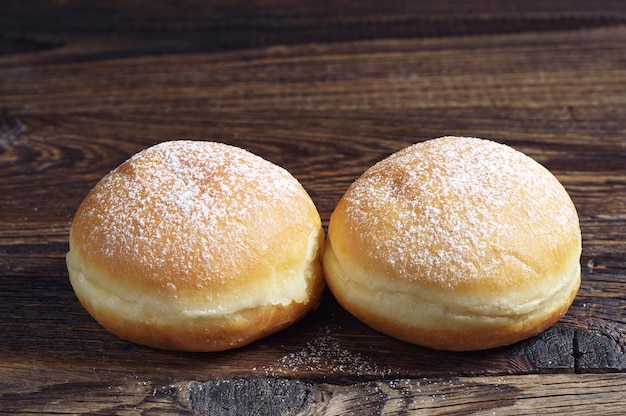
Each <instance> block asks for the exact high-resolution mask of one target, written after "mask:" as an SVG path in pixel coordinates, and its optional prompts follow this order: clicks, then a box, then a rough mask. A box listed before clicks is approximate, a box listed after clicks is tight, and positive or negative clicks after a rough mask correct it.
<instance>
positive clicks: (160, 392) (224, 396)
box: [2, 374, 626, 416]
mask: <svg viewBox="0 0 626 416" xmlns="http://www.w3.org/2000/svg"><path fill="white" fill-rule="evenodd" d="M4 399H5V400H4V401H3V402H2V404H3V408H2V411H3V412H6V413H11V414H16V415H17V414H32V413H39V414H42V413H48V414H52V413H63V414H71V413H83V412H88V413H98V414H105V413H106V414H120V415H122V414H149V413H159V414H210V415H212V416H222V415H224V416H225V415H235V414H236V415H242V416H244V415H260V414H291V415H304V414H319V415H328V416H330V415H344V414H359V415H405V414H414V413H420V414H421V413H427V414H433V415H443V414H475V415H493V414H519V415H522V414H537V412H538V411H540V412H541V414H559V415H562V414H564V413H567V414H572V415H585V416H586V415H589V414H603V415H622V414H623V411H624V406H626V375H624V374H609V375H602V376H600V375H591V374H586V375H567V374H553V375H541V376H539V375H520V376H491V377H450V378H417V379H390V380H377V381H365V382H356V383H348V384H336V383H328V382H324V381H303V380H294V379H287V378H271V379H268V378H236V379H225V380H214V381H208V382H201V381H179V380H174V381H168V380H158V381H153V380H146V379H142V378H141V377H130V378H119V379H117V380H115V381H99V382H74V383H67V382H66V383H63V382H60V383H58V384H55V385H52V386H49V387H47V388H44V389H42V390H40V391H37V392H36V394H34V395H33V394H29V393H28V392H20V393H19V394H5V395H4Z"/></svg>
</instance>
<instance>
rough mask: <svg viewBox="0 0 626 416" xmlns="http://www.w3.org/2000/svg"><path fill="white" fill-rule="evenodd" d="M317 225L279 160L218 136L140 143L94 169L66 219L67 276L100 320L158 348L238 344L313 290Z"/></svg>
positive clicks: (316, 289) (295, 309) (317, 280)
mask: <svg viewBox="0 0 626 416" xmlns="http://www.w3.org/2000/svg"><path fill="white" fill-rule="evenodd" d="M322 248H323V230H322V228H321V220H320V218H319V214H318V213H317V210H316V208H315V206H314V204H313V202H312V201H311V199H310V197H309V196H308V194H307V193H306V191H305V190H304V189H303V188H302V186H301V185H300V184H299V183H298V182H297V180H296V179H295V178H293V177H292V176H291V175H290V174H289V173H288V172H287V171H285V170H284V169H282V168H280V167H278V166H276V165H274V164H272V163H270V162H268V161H266V160H263V159H262V158H260V157H258V156H255V155H253V154H251V153H249V152H246V151H245V150H243V149H239V148H236V147H232V146H227V145H224V144H221V143H212V142H194V141H174V142H165V143H161V144H160V145H157V146H153V147H151V148H149V149H146V150H144V151H142V152H140V153H138V154H137V155H135V156H133V157H132V158H130V159H129V160H128V161H126V162H124V163H123V164H122V165H120V166H119V167H118V168H117V169H115V170H114V171H112V172H111V173H110V174H109V175H107V176H106V177H104V178H103V179H102V180H101V181H100V182H99V183H98V184H97V185H96V186H95V187H94V189H93V190H92V191H91V192H90V193H89V195H88V196H87V197H86V198H85V200H84V201H83V203H82V204H81V206H80V207H79V209H78V211H77V213H76V215H75V217H74V220H73V222H72V226H71V230H70V252H69V253H68V256H67V263H68V270H69V272H70V279H71V282H72V285H73V286H74V288H75V291H76V294H77V296H78V297H79V299H80V300H81V302H82V303H83V304H84V305H85V307H86V309H87V310H88V311H89V312H90V313H91V314H92V315H93V316H94V317H95V318H96V319H97V320H99V321H100V322H101V323H102V324H103V326H105V327H106V328H108V329H109V330H111V332H113V333H115V334H117V335H119V336H120V337H122V338H124V339H128V340H131V341H134V342H137V343H141V344H145V345H149V346H154V347H158V348H172V349H182V350H192V351H210V350H221V349H226V348H232V347H235V346H241V345H244V344H245V343H248V342H250V341H252V340H254V339H258V338H259V337H261V336H264V335H266V334H268V333H271V332H274V331H276V330H278V329H280V328H283V327H284V326H286V325H288V324H289V323H291V322H294V321H295V320H297V319H299V318H301V317H302V316H303V314H304V313H306V311H308V310H309V309H310V308H311V307H313V306H315V304H317V302H318V301H319V296H320V292H321V289H320V288H321V287H323V277H322V274H321V266H320V265H319V262H320V256H321V250H322Z"/></svg>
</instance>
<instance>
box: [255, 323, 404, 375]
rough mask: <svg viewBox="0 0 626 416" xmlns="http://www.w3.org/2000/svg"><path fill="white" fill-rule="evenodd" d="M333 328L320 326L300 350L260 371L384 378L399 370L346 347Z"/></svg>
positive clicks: (273, 373) (279, 373) (284, 373)
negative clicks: (380, 363)
mask: <svg viewBox="0 0 626 416" xmlns="http://www.w3.org/2000/svg"><path fill="white" fill-rule="evenodd" d="M334 331H335V328H331V327H324V328H321V329H320V330H319V333H318V334H317V335H316V336H315V337H314V338H312V339H311V341H308V342H307V343H306V345H305V346H304V347H303V348H302V349H300V350H299V351H296V352H292V353H289V354H286V355H284V356H283V357H281V358H280V359H278V360H277V361H276V362H274V363H272V364H270V365H266V366H263V367H262V369H261V370H262V371H264V373H265V375H266V376H272V377H276V376H286V375H295V374H298V375H301V374H303V373H323V374H324V375H353V376H354V375H357V376H361V375H364V374H368V375H376V376H378V377H384V376H388V375H391V374H398V373H401V371H400V369H392V368H389V367H386V366H379V365H377V364H376V363H373V362H372V361H371V360H370V359H369V358H368V357H366V356H364V355H363V354H362V353H360V352H358V351H353V350H351V349H349V348H347V347H346V346H345V345H344V343H343V341H342V340H341V338H340V337H338V336H336V335H334V334H333V332H334ZM255 370H256V368H255Z"/></svg>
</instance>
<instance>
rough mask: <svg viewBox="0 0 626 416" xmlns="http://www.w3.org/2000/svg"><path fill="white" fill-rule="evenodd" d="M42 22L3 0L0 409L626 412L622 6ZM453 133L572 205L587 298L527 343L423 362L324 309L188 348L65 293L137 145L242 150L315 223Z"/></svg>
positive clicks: (361, 6)
mask: <svg viewBox="0 0 626 416" xmlns="http://www.w3.org/2000/svg"><path fill="white" fill-rule="evenodd" d="M36 6H37V7H33V3H32V2H29V1H20V2H13V1H9V2H5V3H3V6H2V7H3V10H2V13H0V350H1V351H2V353H3V354H2V358H0V414H20V413H29V412H30V413H37V414H41V413H55V412H58V413H100V414H103V413H114V414H137V413H140V414H150V413H164V414H167V413H168V412H169V413H172V414H174V413H175V414H185V413H188V414H194V413H204V412H207V411H208V410H209V409H210V410H211V413H213V414H216V415H219V414H233V413H236V412H239V411H240V413H242V414H259V413H266V412H271V411H275V412H285V413H288V414H297V413H299V412H300V413H303V414H305V413H309V414H310V413H319V414H342V413H346V412H350V411H353V412H358V413H359V414H405V413H410V412H413V413H420V412H428V413H429V414H430V413H433V414H451V413H461V414H469V413H475V414H487V413H488V414H492V413H493V412H495V413H496V414H500V413H502V414H510V413H517V414H524V413H535V411H536V409H541V413H546V414H550V413H559V414H562V413H563V412H565V411H567V412H568V413H574V414H576V413H580V414H583V413H584V414H589V413H603V414H620V409H623V407H624V405H626V397H625V393H624V391H625V390H624V382H625V381H626V380H625V379H624V374H626V309H625V305H626V255H625V254H624V253H626V214H625V212H626V58H625V55H624V45H625V44H626V7H624V6H623V5H622V4H621V3H620V2H613V1H609V0H602V1H598V2H585V1H578V0H575V1H571V2H567V4H566V3H565V2H560V1H556V0H553V1H552V0H551V1H542V2H539V1H529V2H508V3H507V4H504V3H502V4H496V3H493V2H487V1H476V2H471V5H470V3H467V4H466V3H463V4H458V3H457V2H455V4H454V5H452V2H449V1H447V0H443V1H438V2H403V1H395V0H390V1H385V2H357V3H355V2H349V1H339V2H333V3H328V4H323V5H321V4H319V2H317V1H316V2H313V1H304V2H298V3H297V4H294V3H293V2H289V3H287V2H281V1H275V0H273V1H264V2H260V1H259V2H245V4H244V3H243V2H195V1H192V0H189V1H185V2H182V3H181V4H180V5H177V6H172V5H169V3H158V4H156V3H153V2H145V1H141V0H135V1H131V2H93V3H92V2H89V3H83V2H56V1H40V2H36ZM445 134H455V135H468V136H478V137H483V138H489V139H494V140H497V141H500V142H503V143H506V144H509V145H511V146H513V147H514V148H516V149H518V150H520V151H523V152H525V153H526V154H528V155H529V156H531V157H533V158H534V159H536V160H538V161H539V162H540V163H542V164H544V165H545V166H546V167H547V168H548V169H550V170H551V171H552V172H553V173H555V175H556V176H557V177H558V178H559V179H560V180H561V181H562V183H563V184H564V185H565V187H566V189H567V190H568V192H569V193H570V195H571V196H572V199H573V201H574V203H575V204H576V207H577V209H578V212H579V217H580V221H581V228H582V232H583V254H582V258H581V265H582V269H583V282H582V285H581V289H580V292H579V294H578V296H577V298H576V300H575V302H574V304H573V305H572V307H571V308H570V310H569V312H568V314H567V315H566V316H565V317H564V318H563V319H562V320H561V321H559V323H558V324H557V325H555V326H554V327H552V328H550V329H549V330H547V331H546V332H544V333H543V334H540V335H539V336H537V337H534V338H531V339H529V340H526V341H524V342H521V343H518V344H515V345H512V346H509V347H504V348H500V349H495V350H489V351H483V352H473V353H442V352H437V351H433V350H428V349H424V348H419V347H416V346H412V345H408V344H406V343H403V342H400V341H396V340H394V339H391V338H389V337H386V336H384V335H382V334H380V333H377V332H375V331H373V330H371V329H369V328H368V327H366V326H365V325H363V324H362V323H360V322H359V321H357V320H356V319H355V318H353V317H352V316H350V315H349V314H348V313H347V312H346V311H344V310H343V309H342V308H341V307H340V306H339V305H338V304H337V303H336V302H335V301H334V299H333V298H332V296H331V295H330V294H329V293H326V294H325V296H324V298H323V301H322V303H321V305H320V307H319V308H318V309H317V310H315V311H314V312H312V313H311V314H310V315H309V316H307V317H306V318H305V319H304V320H303V321H301V322H299V323H297V324H296V325H294V326H293V327H291V328H288V329H287V330H285V331H283V332H281V333H279V334H276V335H274V336H271V337H268V338H266V339H263V340H260V341H259V342H257V343H254V344H252V345H250V346H247V347H244V348H242V349H239V350H233V351H227V352H224V353H218V354H182V353H175V352H167V351H158V350H152V349H148V348H143V347H140V346H137V345H133V344H129V343H126V342H123V341H121V340H118V339H116V338H115V337H113V336H112V335H110V334H109V333H107V332H106V331H105V330H103V329H102V328H101V327H100V326H99V325H98V324H97V323H96V322H95V321H93V319H91V318H90V317H89V316H88V315H87V313H86V312H85V311H84V310H83V308H82V307H81V306H80V304H79V303H78V301H77V300H76V298H75V296H74V294H73V292H72V289H71V287H70V285H69V282H68V279H67V271H66V268H65V263H64V255H65V252H66V251H67V248H68V247H67V237H68V232H69V226H70V223H71V220H72V216H73V215H74V212H75V211H76V209H77V207H78V205H79V204H80V202H81V201H82V199H83V198H84V197H85V195H86V194H87V192H88V191H89V190H90V189H91V188H92V187H93V186H94V185H95V183H96V182H97V181H98V180H99V179H100V178H101V177H102V176H103V175H105V174H106V173H107V172H108V171H109V170H111V169H113V168H114V167H116V166H117V165H119V164H120V163H121V162H123V161H124V160H125V159H127V158H128V157H130V156H131V155H132V154H134V153H135V152H137V151H139V150H141V149H143V148H145V147H147V146H150V145H152V144H155V143H157V142H161V141H164V140H169V139H175V138H196V139H204V140H219V141H223V142H226V143H230V144H233V145H236V146H240V147H243V148H246V149H248V150H251V151H253V152H254V153H257V154H259V155H261V156H263V157H265V158H266V159H268V160H270V161H272V162H275V163H277V164H279V165H281V166H283V167H285V168H286V169H288V170H289V171H290V172H292V173H293V174H294V176H296V177H297V178H298V179H299V180H300V181H301V182H302V184H303V185H304V187H305V188H306V189H307V191H308V192H309V193H310V194H311V196H312V198H313V200H314V202H315V203H316V205H317V207H318V209H319V212H320V214H321V217H322V221H323V224H324V226H326V225H327V224H328V220H329V217H330V214H331V212H332V210H333V208H334V206H335V205H336V203H337V201H338V200H339V198H340V197H341V195H342V194H343V192H345V190H346V188H347V187H348V186H349V185H350V183H351V182H352V181H353V180H354V179H356V178H357V177H358V176H359V175H360V174H361V173H362V172H363V171H364V170H365V169H367V168H368V167H369V166H371V165H372V164H373V163H375V162H377V161H379V160H380V159H382V158H384V157H386V156H387V155H389V154H390V153H392V152H394V151H397V150H399V149H401V148H403V147H405V146H407V145H409V144H412V143H414V142H417V141H421V140H425V139H428V138H433V137H438V136H442V135H445ZM250 395H256V397H262V398H264V400H260V401H255V400H250V399H248V397H251V396H250ZM283 399H284V401H283ZM220 412H221V413H220ZM224 412H226V413H224ZM228 412H231V413H228Z"/></svg>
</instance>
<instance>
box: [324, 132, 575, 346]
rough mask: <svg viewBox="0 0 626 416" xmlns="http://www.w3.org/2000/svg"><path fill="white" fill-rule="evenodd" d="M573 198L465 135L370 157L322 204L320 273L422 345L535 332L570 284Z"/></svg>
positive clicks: (486, 341) (482, 341)
mask: <svg viewBox="0 0 626 416" xmlns="http://www.w3.org/2000/svg"><path fill="white" fill-rule="evenodd" d="M580 255H581V231H580V225H579V221H578V214H577V212H576V208H575V206H574V204H573V202H572V200H571V198H570V196H569V195H568V193H567V191H566V190H565V188H564V187H563V186H562V184H561V183H560V182H559V181H558V180H557V179H556V178H555V177H554V176H553V174H552V173H550V172H549V171H548V170H547V169H546V168H544V167H543V166H542V165H540V164H539V163H538V162H536V161H534V160H533V159H531V158H530V157H528V156H526V155H525V154H523V153H521V152H519V151H516V150H514V149H512V148H511V147H509V146H506V145H503V144H499V143H495V142H493V141H490V140H484V139H478V138H469V137H441V138H438V139H432V140H427V141H424V142H421V143H417V144H414V145H412V146H409V147H407V148H405V149H403V150H400V151H398V152H397V153H394V154H392V155H391V156H389V157H387V158H386V159H384V160H382V161H380V162H378V163H377V164H375V165H373V166H372V167H370V168H369V169H368V170H367V171H366V172H365V173H363V174H362V176H361V177H359V178H358V179H357V180H356V181H355V182H354V183H353V184H352V185H351V186H350V187H349V188H348V190H347V191H346V193H345V194H344V195H343V196H342V198H341V199H340V201H339V203H338V205H337V206H336V208H335V209H334V211H333V212H332V215H331V217H330V222H329V226H328V236H327V240H326V244H325V249H324V256H323V268H324V273H325V277H326V283H327V285H328V287H329V289H330V291H331V292H332V293H333V295H334V296H335V298H336V299H337V301H338V302H339V304H340V305H341V306H343V307H344V308H345V309H346V310H347V311H349V312H350V313H351V314H353V315H354V316H355V317H356V318H358V319H360V320H361V321H363V322H364V323H365V324H367V325H369V326H370V327H372V328H374V329H376V330H378V331H380V332H383V333H385V334H387V335H390V336H392V337H395V338H397V339H400V340H403V341H406V342H409V343H412V344H416V345H419V346H423V347H428V348H433V349H438V350H447V351H470V350H483V349H490V348H496V347H501V346H505V345H510V344H513V343H516V342H518V341H521V340H523V339H526V338H530V337H532V336H534V335H537V334H539V333H541V332H542V331H544V330H545V329H547V328H548V327H550V326H551V325H553V324H554V323H555V322H556V321H557V320H559V319H560V318H561V317H562V316H563V315H564V314H565V313H566V311H567V310H568V308H569V307H570V305H571V304H572V302H573V300H574V298H575V296H576V294H577V292H578V288H579V286H580V273H581V272H580Z"/></svg>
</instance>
